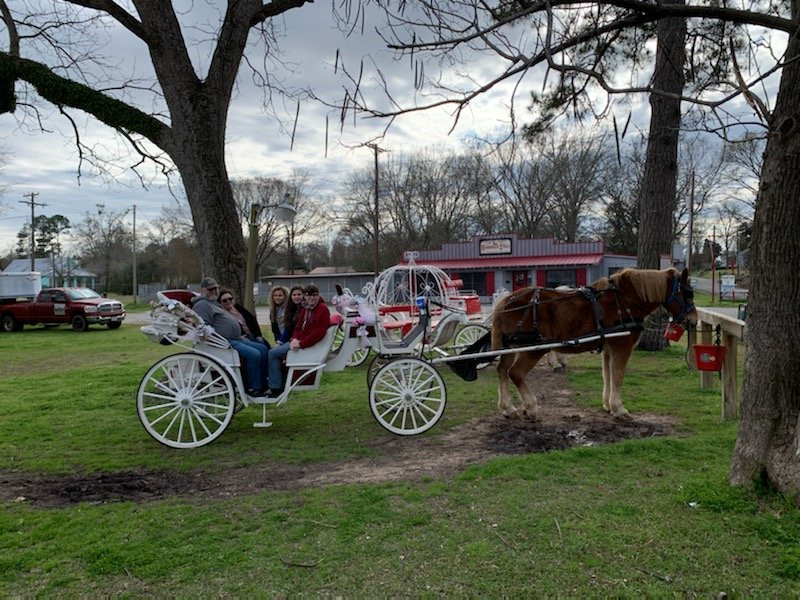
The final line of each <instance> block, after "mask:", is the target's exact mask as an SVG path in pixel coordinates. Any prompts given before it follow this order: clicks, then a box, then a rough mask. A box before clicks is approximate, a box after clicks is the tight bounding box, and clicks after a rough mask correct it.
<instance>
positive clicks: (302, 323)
mask: <svg viewBox="0 0 800 600" xmlns="http://www.w3.org/2000/svg"><path fill="white" fill-rule="evenodd" d="M330 324H331V315H330V312H328V307H327V306H325V302H324V301H323V300H322V298H321V297H320V295H319V289H318V288H317V286H315V285H314V284H311V283H310V284H308V285H307V286H305V287H304V288H303V304H302V305H301V307H300V311H299V312H298V313H297V320H296V321H295V324H294V331H293V332H292V338H291V339H290V340H289V341H288V342H287V343H283V344H279V345H276V346H275V347H273V348H272V349H271V350H270V351H269V365H268V367H269V369H268V377H269V394H268V395H269V396H270V397H273V398H277V397H278V396H280V395H281V392H283V384H284V382H283V368H282V366H281V359H282V358H283V357H284V356H286V355H287V354H288V353H289V351H290V350H299V349H300V348H308V347H309V346H313V345H314V344H316V343H317V342H318V341H320V340H321V339H322V338H324V337H325V334H326V333H327V331H328V327H329V326H330Z"/></svg>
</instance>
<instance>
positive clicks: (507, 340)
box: [502, 282, 644, 352]
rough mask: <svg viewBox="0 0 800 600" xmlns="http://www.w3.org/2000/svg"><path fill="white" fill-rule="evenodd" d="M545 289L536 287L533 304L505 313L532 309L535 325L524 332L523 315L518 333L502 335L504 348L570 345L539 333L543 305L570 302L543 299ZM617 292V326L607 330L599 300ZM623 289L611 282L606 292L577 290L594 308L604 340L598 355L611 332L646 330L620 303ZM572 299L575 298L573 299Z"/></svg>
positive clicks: (582, 288) (592, 289)
mask: <svg viewBox="0 0 800 600" xmlns="http://www.w3.org/2000/svg"><path fill="white" fill-rule="evenodd" d="M540 291H541V288H535V289H534V291H533V297H532V298H531V301H530V302H528V303H527V304H523V305H522V306H515V307H514V308H507V309H505V310H504V311H503V312H514V311H524V310H525V309H530V312H531V322H532V330H531V331H523V330H522V323H523V320H524V317H525V313H524V312H523V313H522V316H521V317H520V318H519V319H518V320H517V330H516V331H514V332H512V333H504V334H503V335H502V340H503V347H504V348H510V347H512V346H511V345H512V344H517V345H519V344H525V345H528V344H539V343H551V342H556V341H558V342H567V341H568V340H551V339H547V338H544V337H542V335H541V334H540V333H539V326H538V322H537V314H536V309H537V307H538V306H539V305H540V304H544V303H548V302H558V301H560V300H566V299H567V298H568V297H563V296H562V297H558V298H552V299H549V300H541V298H540V296H541V294H540ZM608 292H613V293H614V299H615V301H616V305H617V316H618V319H617V321H615V322H614V324H613V325H611V326H610V327H606V326H605V325H603V312H602V309H601V308H600V304H599V302H598V298H600V296H601V294H604V293H608ZM618 292H619V290H618V289H617V286H616V285H614V283H611V282H610V283H609V286H608V287H607V288H604V289H597V288H594V287H591V286H584V287H580V288H578V289H577V293H578V294H580V295H582V296H583V297H584V298H586V300H588V301H589V303H590V304H591V307H592V312H593V313H594V319H595V324H596V327H597V333H598V334H599V335H600V341H599V342H598V346H597V352H600V351H602V349H603V342H604V341H605V336H606V335H607V334H609V333H617V332H621V331H631V332H633V331H641V330H642V329H644V325H643V321H642V319H637V318H635V317H634V316H633V315H631V312H630V309H628V308H627V307H623V306H621V304H620V298H619V293H618ZM570 297H571V296H570Z"/></svg>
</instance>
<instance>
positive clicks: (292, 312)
mask: <svg viewBox="0 0 800 600" xmlns="http://www.w3.org/2000/svg"><path fill="white" fill-rule="evenodd" d="M302 304H303V286H301V285H296V286H294V287H293V288H292V289H291V291H290V292H289V298H288V300H287V303H286V311H285V312H284V315H283V323H284V328H283V331H281V334H280V336H276V337H275V342H276V343H278V344H283V343H285V342H288V341H289V340H290V339H292V333H293V332H294V326H295V323H296V322H297V314H298V313H299V312H300V308H301V305H302ZM272 331H273V333H274V332H275V330H274V329H273V330H272Z"/></svg>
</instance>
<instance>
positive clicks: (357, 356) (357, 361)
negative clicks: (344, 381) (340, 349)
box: [347, 348, 369, 367]
mask: <svg viewBox="0 0 800 600" xmlns="http://www.w3.org/2000/svg"><path fill="white" fill-rule="evenodd" d="M367 358H369V348H359V349H358V350H356V351H355V352H353V354H352V355H351V356H350V360H348V361H347V366H348V367H360V366H361V365H363V364H364V363H365V362H367Z"/></svg>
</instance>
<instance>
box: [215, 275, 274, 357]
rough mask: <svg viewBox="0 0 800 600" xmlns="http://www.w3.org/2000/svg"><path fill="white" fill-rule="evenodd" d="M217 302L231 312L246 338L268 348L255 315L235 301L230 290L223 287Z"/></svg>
mask: <svg viewBox="0 0 800 600" xmlns="http://www.w3.org/2000/svg"><path fill="white" fill-rule="evenodd" d="M219 303H220V304H221V305H222V308H224V309H225V310H227V311H228V312H229V313H231V315H232V316H233V318H234V319H236V321H237V322H238V323H239V325H240V326H241V328H242V333H243V334H244V336H245V337H246V338H247V339H248V340H251V341H253V342H261V343H262V344H264V345H265V346H266V347H267V349H269V347H270V346H269V342H267V340H265V339H264V336H263V335H261V327H260V326H259V324H258V320H257V319H256V317H255V315H254V314H253V313H251V312H250V311H249V310H247V309H246V308H245V307H244V306H242V305H241V304H239V303H238V302H236V300H235V299H234V297H233V292H232V291H230V290H229V289H227V288H223V289H222V290H221V291H220V293H219Z"/></svg>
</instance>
